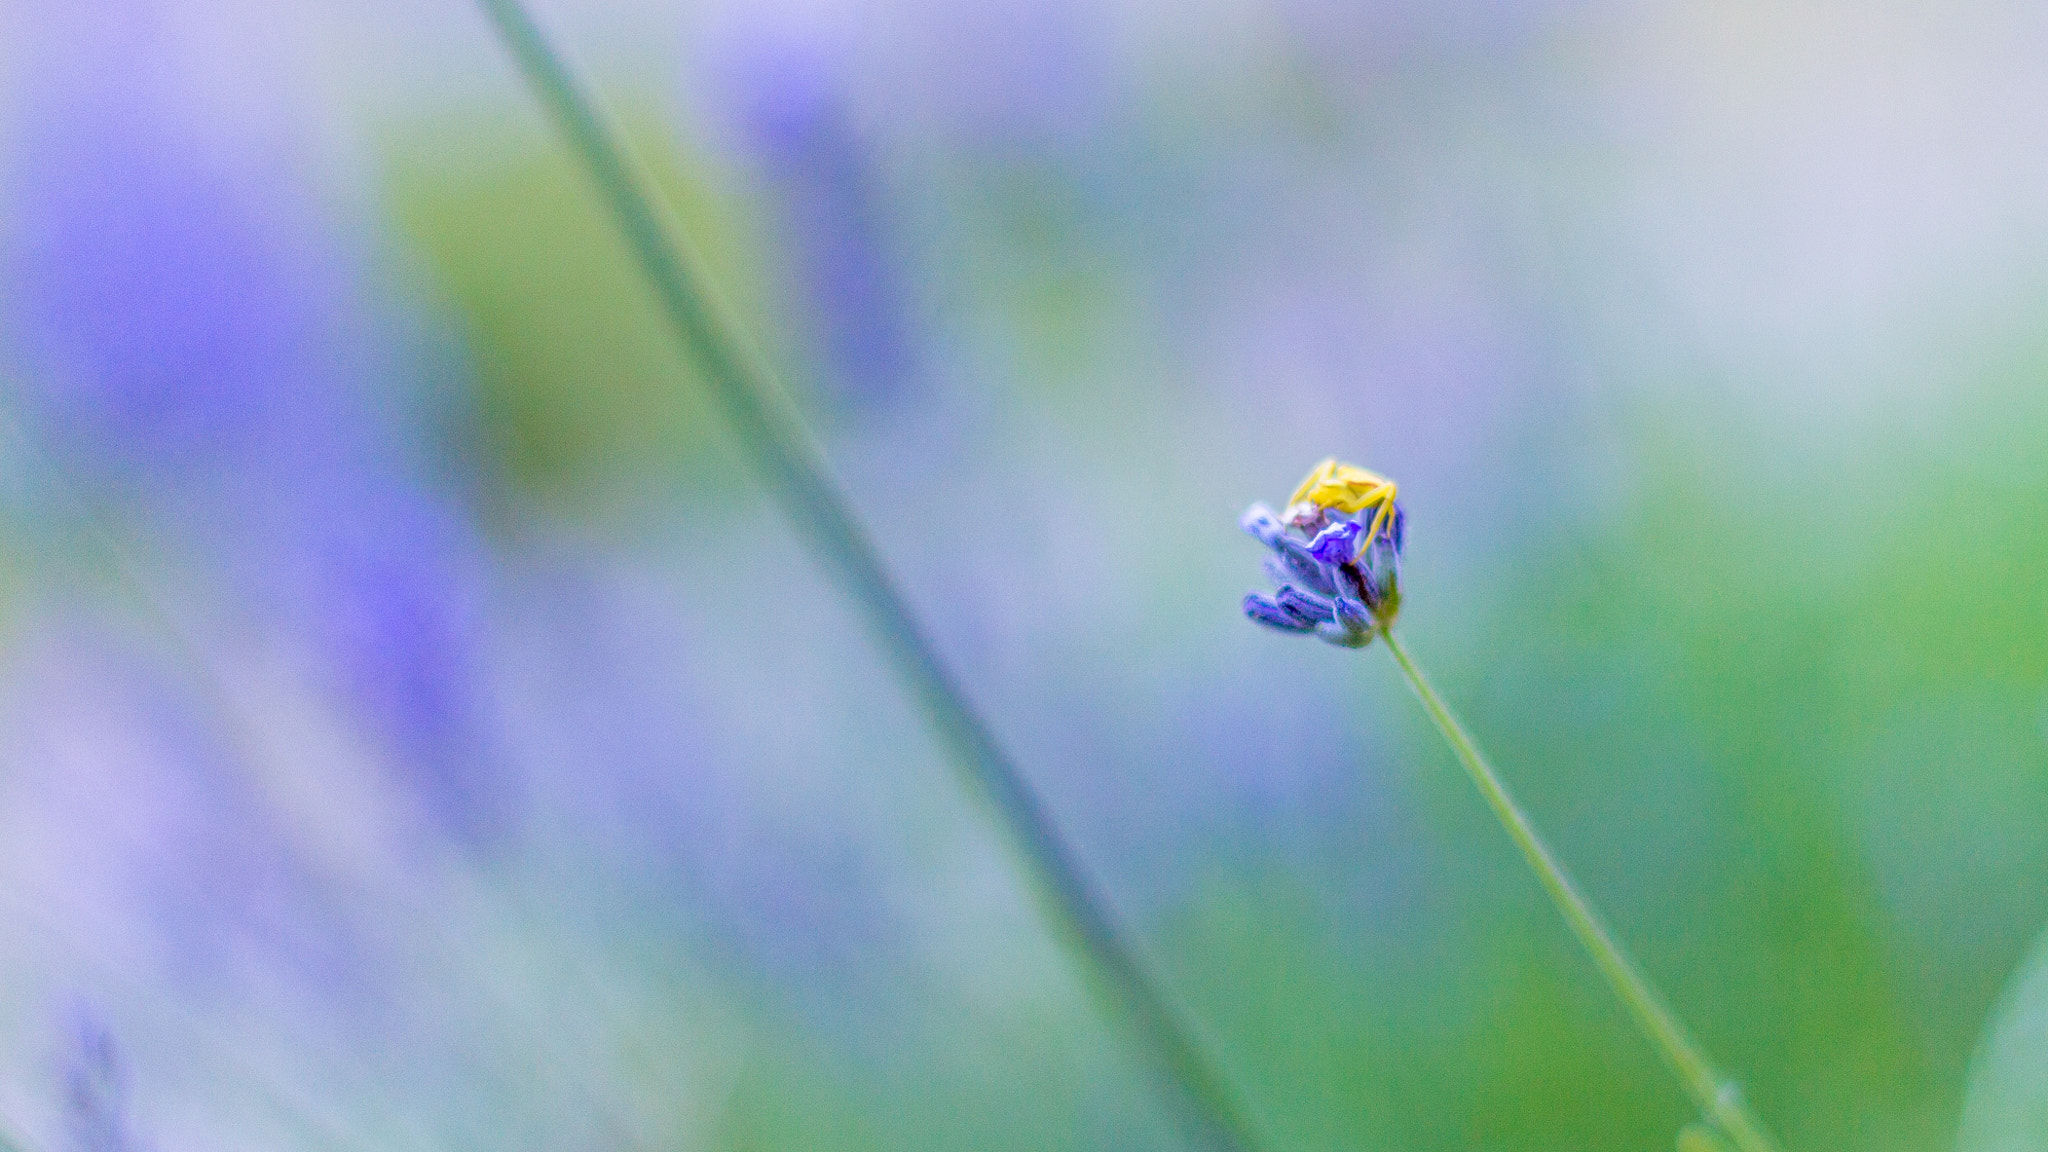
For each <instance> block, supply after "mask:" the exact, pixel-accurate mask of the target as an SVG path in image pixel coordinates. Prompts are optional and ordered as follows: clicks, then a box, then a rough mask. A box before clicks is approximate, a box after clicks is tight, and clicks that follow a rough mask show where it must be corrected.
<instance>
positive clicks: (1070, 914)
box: [479, 0, 1260, 1149]
mask: <svg viewBox="0 0 2048 1152" xmlns="http://www.w3.org/2000/svg"><path fill="white" fill-rule="evenodd" d="M479 2H480V3H481V4H482V5H483V8H484V10H485V12H486V13H487V14H488V15H489V16H490V19H491V21H492V23H493V24H494V25H495V27H496V29H497V31H498V34H499V36H500V37H501V38H502V40H503V41H504V44H505V47H506V48H507V49H508V50H509V51H510V52H511V53H512V55H513V56H514V57H515V58H516V59H517V61H518V63H519V66H520V69H521V71H522V72H523V73H524V74H525V77H526V80H527V82H528V83H529V84H530V85H531V86H532V87H533V89H534V92H535V94H536V95H537V96H538V97H539V98H540V100H541V102H542V103H543V104H544V105H546V107H547V110H548V113H549V114H550V115H551V116H552V117H553V118H554V119H555V120H556V122H557V125H558V127H559V128H560V129H561V130H562V132H563V134H564V136H565V137H566V138H567V141H568V143H569V145H570V147H571V148H572V149H573V150H574V151H575V153H576V155H577V157H578V159H580V160H581V161H582V163H583V164H584V165H585V166H586V167H588V168H589V170H590V175H591V177H592V179H593V181H594V182H595V183H596V186H597V191H598V193H599V195H600V196H601V197H602V198H603V200H604V202H605V204H606V206H607V207H608V208H609V209H610V211H611V213H612V215H613V216H614V217H615V218H616V221H617V223H618V226H619V229H620V231H621V232H622V233H623V234H624V238H625V240H626V244H627V246H628V247H629V248H630V249H631V251H632V254H633V257H634V259H635V261H636V262H637V263H638V264H639V266H640V270H641V272H642V273H644V274H645V275H646V277H647V279H648V282H649V284H650V285H651V287H652V288H653V290H654V294H655V296H656V298H657V301H658V303H659V305H660V307H661V310H662V312H663V314H664V316H665V317H666V318H667V320H668V322H669V324H670V325H671V326H672V327H673V328H674V329H675V334H676V337H677V338H678V339H679V340H680V341H681V342H682V343H683V345H684V346H685V347H686V349H687V350H688V351H689V353H691V354H692V355H693V356H694V357H695V358H696V360H697V363H698V365H699V366H700V367H701V368H702V370H703V373H704V377H705V380H706V382H707V384H708V386H709V387H710V390H711V392H712V395H713V398H714V400H715V401H716V402H717V404H718V406H719V408H720V409H721V410H722V411H723V412H724V415H725V417H726V419H727V421H728V422H729V423H730V424H731V426H732V430H733V432H734V433H735V434H736V435H737V436H738V438H739V441H740V446H741V448H742V449H743V450H744V453H745V455H746V457H747V458H748V460H749V461H750V462H751V463H752V464H753V465H754V467H755V468H756V469H757V470H758V471H759V473H760V478H761V479H762V481H763V482H764V483H765V484H766V485H767V487H768V490H769V493H770V494H771V495H772V496H773V497H774V499H775V501H776V503H777V504H778V505H779V506H780V507H781V509H782V511H783V513H784V514H785V515H787V516H788V517H789V518H790V520H791V521H792V523H793V524H794V525H795V527H796V529H797V531H798V533H799V535H800V536H801V537H802V538H803V539H804V541H805V543H806V544H807V545H808V546H809V547H810V548H811V549H812V550H813V551H814V552H815V554H816V556H817V559H818V560H819V561H820V562H821V563H822V564H823V565H824V567H825V568H826V569H827V571H829V572H830V573H831V575H832V576H833V577H834V578H836V579H837V580H838V582H839V583H840V585H841V586H842V587H843V588H844V589H845V590H846V592H847V593H848V595H850V596H851V597H852V599H853V601H854V603H855V605H856V606H857V607H858V608H859V610H860V613H861V615H862V616H863V617H864V619H865V622H866V624H867V625H868V627H869V629H870V631H871V632H872V633H873V635H874V637H875V639H876V641H877V642H878V643H879V644H880V645H881V647H882V650H883V653H884V655H885V656H886V658H887V661H888V663H889V666H890V668H891V669H892V670H893V671H894V673H895V674H896V676H897V677H898V678H899V679H900V680H901V681H902V682H903V684H904V686H905V687H906V688H907V689H908V690H909V691H910V693H911V694H912V695H913V696H914V697H915V698H916V699H917V701H918V703H919V704H920V705H921V706H922V707H923V709H924V711H925V714H926V715H927V717H928V718H929V719H930V721H931V723H932V725H933V727H934V728H935V729H936V730H937V732H938V735H939V737H940V739H941V741H942V742H943V743H944V745H945V747H946V749H947V751H948V752H949V753H950V754H951V759H952V760H953V762H954V763H955V764H956V765H957V766H958V768H959V769H960V771H961V772H962V774H963V775H964V776H965V777H966V778H967V780H968V782H969V784H970V785H971V786H972V788H973V789H974V790H975V791H976V792H978V793H980V794H981V796H982V797H984V798H985V799H986V800H987V801H988V803H989V804H990V806H991V807H992V808H993V809H994V811H995V814H996V816H997V817H998V819H999V820H1000V821H1001V823H1002V826H1003V828H1004V829H1005V830H1006V832H1007V833H1008V835H1009V838H1010V840H1011V841H1012V843H1013V845H1014V846H1015V848H1016V849H1017V851H1018V852H1019V853H1020V855H1021V857H1022V859H1023V860H1024V862H1025V864H1026V866H1027V868H1028V870H1029V873H1030V879H1031V880H1032V882H1033V887H1034V888H1035V889H1036V891H1037V894H1038V895H1039V897H1040V899H1041V901H1042V903H1043V904H1044V906H1045V908H1046V911H1047V913H1048V914H1049V915H1050V916H1051V917H1052V918H1053V919H1054V920H1055V922H1056V923H1057V924H1058V926H1059V928H1060V929H1061V930H1062V933H1063V935H1064V936H1065V937H1066V938H1067V939H1068V941H1069V942H1070V943H1071V944H1072V945H1073V946H1074V947H1076V948H1077V949H1078V950H1079V952H1080V953H1081V955H1082V956H1083V957H1084V959H1085V960H1086V961H1087V963H1088V965H1089V967H1090V968H1091V969H1092V970H1093V975H1094V976H1095V977H1096V978H1097V979H1098V980H1099V981H1100V985H1101V987H1102V988H1103V990H1105V991H1106V992H1108V993H1109V994H1110V995H1111V996H1112V997H1113V999H1114V1001H1115V1003H1116V1006H1117V1008H1118V1009H1119V1010H1120V1011H1121V1012H1122V1014H1123V1015H1124V1016H1125V1018H1127V1019H1128V1020H1129V1021H1130V1022H1131V1024H1132V1025H1133V1026H1135V1028H1136V1029H1137V1030H1138V1031H1139V1032H1140V1033H1141V1034H1142V1036H1143V1038H1144V1040H1145V1042H1146V1043H1147V1044H1148V1046H1149V1047H1150V1049H1151V1052H1152V1055H1153V1056H1154V1057H1156V1058H1157V1060H1158V1061H1159V1063H1160V1064H1161V1065H1162V1067H1163V1068H1164V1070H1165V1071H1166V1072H1167V1074H1168V1075H1170V1076H1171V1077H1172V1079H1173V1080H1174V1082H1175V1083H1176V1084H1177V1085H1178V1086H1179V1087H1180V1089H1181V1090H1182V1091H1183V1092H1184V1093H1185V1096H1186V1101H1185V1103H1186V1104H1188V1105H1189V1106H1190V1109H1189V1110H1188V1111H1186V1112H1185V1116H1186V1118H1187V1119H1188V1120H1189V1121H1190V1122H1191V1123H1192V1124H1193V1126H1194V1127H1195V1129H1196V1131H1197V1134H1198V1136H1199V1137H1200V1138H1201V1139H1202V1141H1203V1142H1204V1143H1205V1144H1208V1145H1210V1146H1214V1147H1220V1148H1239V1149H1253V1148H1257V1147H1258V1146H1259V1144H1260V1142H1259V1141H1258V1140H1257V1139H1256V1138H1255V1135H1254V1131H1253V1129H1252V1127H1251V1124H1250V1121H1249V1119H1248V1117H1247V1115H1246V1113H1245V1112H1244V1111H1243V1110H1242V1109H1241V1108H1240V1106H1239V1105H1238V1103H1237V1097H1236V1094H1235V1092H1234V1091H1233V1090H1232V1089H1231V1087H1230V1085H1229V1084H1228V1083H1227V1082H1226V1080H1225V1079H1224V1077H1223V1076H1222V1074H1221V1073H1220V1072H1219V1071H1218V1069H1217V1068H1216V1066H1215V1065H1214V1064H1213V1063H1212V1062H1211V1059H1210V1057H1209V1056H1208V1055H1207V1053H1206V1051H1205V1049H1204V1048H1203V1046H1202V1045H1201V1044H1200V1043H1199V1042H1198V1041H1197V1039H1196V1037H1195V1035H1194V1033H1193V1032H1192V1030H1191V1029H1190V1027H1189V1025H1188V1024H1187V1023H1186V1022H1184V1021H1183V1019H1182V1017H1181V1015H1180V1013H1179V1011H1178V1010H1177V1009H1176V1008H1175V1006H1174V1005H1173V1004H1172V1003H1171V1002H1170V1001H1169V1000H1168V999H1167V998H1166V996H1165V995H1164V993H1163V992H1162V991H1161V990H1160V988H1159V986H1158V985H1157V983H1156V982H1155V981H1154V980H1153V978H1152V977H1151V976H1150V974H1149V973H1148V972H1147V970H1146V968H1145V967H1144V965H1143V964H1142V963H1141V962H1140V961H1139V959H1138V956H1137V954H1136V952H1135V951H1133V949H1132V948H1131V947H1130V946H1129V945H1128V944H1126V943H1125V941H1124V938H1123V934H1122V933H1121V932H1120V931H1119V929H1118V928H1117V926H1116V924H1115V922H1114V921H1113V919H1112V917H1111V915H1110V913H1109V911H1108V906H1107V904H1106V903H1105V902H1104V900H1103V899H1102V897H1101V894H1100V893H1099V891H1098V890H1097V888H1096V887H1095V885H1094V884H1093V882H1092V881H1091V880H1090V879H1089V877H1088V876H1087V874H1086V873H1085V872H1084V871H1083V870H1082V867H1081V864H1080V861H1079V859H1078V857H1077V856H1076V855H1075V853H1074V851H1073V850H1072V849H1071V848H1070V847H1069V846H1068V844H1067V843H1066V841H1065V840H1064V838H1062V836H1061V835H1060V834H1059V832H1058V830H1057V829H1056V828H1055V827H1054V826H1053V823H1052V821H1051V819H1050V817H1049V816H1048V815H1047V813H1046V810H1045V807H1044V805H1043V804H1042V803H1041V802H1040V801H1039V799H1038V797H1037V795H1036V794H1035V793H1034V792H1033V791H1032V790H1031V787H1030V786H1029V785H1028V784H1027V783H1026V782H1025V780H1024V778H1023V776H1022V774H1021V773H1019V771H1018V770H1017V767H1016V765H1015V764H1014V763H1013V762H1012V761H1011V759H1010V757H1009V755H1008V754H1007V753H1006V752H1005V751H1004V750H1003V749H1002V747H1001V746H1000V745H999V744H998V743H997V741H996V738H995V735H994V733H993V732H991V731H990V729H989V727H988V725H987V724H986V723H985V722H984V721H983V720H982V719H981V717H980V716H979V715H978V714H977V713H976V712H975V710H974V709H973V707H972V706H971V705H970V704H969V703H968V701H967V697H966V695H965V694H964V693H963V692H962V690H961V689H960V686H959V685H958V683H957V682H956V681H955V680H954V679H953V676H952V674H951V672H950V671H948V669H947V668H946V666H945V664H944V663H943V662H942V661H941V660H940V659H939V656H938V653H937V651H936V650H935V649H934V648H933V646H932V644H931V642H930V641H929V640H928V639H927V638H926V636H925V634H924V630H923V628H922V627H921V626H920V625H919V623H918V621H917V619H916V617H915V616H914V614H913V613H912V612H911V609H910V606H909V603H908V601H907V600H906V599H905V597H904V595H903V593H902V592H901V591H900V590H899V589H898V588H897V585H896V583H895V581H894V579H893V578H892V577H891V576H890V575H889V573H888V571H887V569H886V568H885V567H884V566H883V563H882V559H881V556H880V555H879V553H878V552H877V551H876V549H875V546H874V544H873V542H872V540H871V539H870V538H869V536H868V535H867V533H866V531H865V530H864V529H863V528H862V527H861V524H860V522H859V520H858V519H857V517H856V516H855V514H854V512H853V509H852V507H851V505H850V503H849V502H848V500H847V498H846V497H845V496H844V495H843V494H842V493H841V491H840V489H839V486H838V484H837V483H836V482H835V481H834V480H833V479H832V478H831V476H830V475H829V473H828V472H827V469H826V467H825V463H824V458H823V456H822V454H821V453H820V452H819V450H818V449H817V447H816V446H815V444H814V443H813V442H812V440H811V438H810V435H809V434H808V432H807V431H806V430H805V428H804V426H803V424H802V422H801V420H800V419H799V418H798V416H797V415H796V413H795V410H794V408H793V407H792V406H791V405H790V404H789V402H788V401H787V400H786V399H785V398H783V397H782V395H781V394H780V393H779V392H778V391H777V390H776V388H775V386H774V384H773V381H772V380H771V378H770V376H769V374H768V372H767V370H766V369H765V368H764V367H763V366H762V365H761V364H760V362H759V360H758V358H757V357H756V356H754V355H753V354H752V353H751V352H750V351H749V350H748V349H747V347H746V345H745V344H744V343H743V341H742V340H741V339H740V338H739V335H738V331H737V329H736V328H735V326H734V325H732V324H731V323H730V322H729V321H728V320H727V319H726V318H725V315H724V312H723V310H722V308H721V307H720V305H719V304H718V302H717V301H716V299H715V298H714V297H713V296H712V294H711V291H710V288H709V283H708V280H707V279H706V277H705V276H704V275H703V273H702V272H701V271H700V269H699V265H698V262H697V261H696V259H695V257H694V256H693V254H692V253H691V251H690V249H689V248H688V246H687V244H686V242H685V241H684V239H683V237H682V236H681V234H680V232H679V231H678V230H677V229H676V228H675V227H674V225H673V224H672V223H671V222H670V221H669V219H668V218H667V216H666V214H665V213H664V211H663V210H662V209H661V208H660V207H659V205H660V200H659V198H658V196H657V194H656V193H655V192H654V190H653V185H652V183H651V182H650V181H649V180H648V179H647V178H646V175H645V173H644V172H643V171H642V169H641V168H640V167H639V166H638V164H637V163H636V162H635V161H634V160H633V158H632V156H631V154H630V153H629V151H628V150H627V148H626V146H625V144H624V143H623V141H622V139H621V138H620V136H619V134H618V133H617V132H616V131H615V130H614V129H613V128H612V126H611V125H610V124H609V123H608V122H607V121H606V119H605V118H604V117H602V116H601V114H600V113H599V111H598V108H597V105H596V104H595V102H594V101H593V100H592V98H591V96H590V95H589V94H588V93H587V92H586V91H585V90H584V89H583V87H582V85H581V84H580V83H579V81H578V79H577V78H576V77H575V76H574V75H573V74H572V73H571V72H570V70H569V68H568V66H567V65H566V63H565V62H564V60H563V57H562V56H561V54H560V53H558V52H557V51H556V50H555V49H554V48H553V47H552V46H551V45H550V44H549V43H548V41H547V39H546V37H545V36H544V35H543V33H542V32H541V30H540V28H539V26H538V25H536V24H535V23H534V20H533V18H532V16H531V14H529V13H528V12H527V10H526V8H525V7H524V5H522V4H521V3H519V0H479Z"/></svg>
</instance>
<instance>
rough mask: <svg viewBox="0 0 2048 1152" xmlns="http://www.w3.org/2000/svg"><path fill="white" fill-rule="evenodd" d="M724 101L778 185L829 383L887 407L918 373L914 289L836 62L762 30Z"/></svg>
mask: <svg viewBox="0 0 2048 1152" xmlns="http://www.w3.org/2000/svg"><path fill="white" fill-rule="evenodd" d="M723 64H724V67H723V68H722V69H721V71H722V72H723V74H724V76H725V87H726V89H727V91H726V92H725V93H724V100H723V101H721V102H722V103H726V104H728V105H730V107H731V108H732V116H733V119H734V120H735V121H736V126H737V127H738V129H739V135H740V138H741V140H742V142H743V144H744V146H745V147H746V148H747V149H748V150H749V151H750V152H751V153H752V155H753V157H754V158H755V160H756V162H757V163H758V164H759V166H760V168H761V171H762V173H763V175H764V176H765V178H766V179H767V181H768V184H769V186H770V189H771V194H772V197H773V201H774V204H775V208H776V210H777V212H778V214H779V216H780V217H781V224H782V231H783V234H784V236H785V237H786V238H787V243H788V244H789V245H790V247H791V249H792V256H793V258H794V263H795V265H796V268H795V271H796V275H797V278H798V280H799V282H800V284H799V290H800V294H801V297H802V302H803V304H804V306H805V312H806V313H807V315H808V316H809V317H810V323H811V324H812V326H813V334H812V339H813V340H814V342H815V343H816V345H817V355H818V359H819V360H820V361H821V364H822V367H823V373H824V376H825V378H826V380H827V382H828V385H830V386H831V387H833V388H834V389H835V391H836V392H837V393H838V395H839V398H840V399H841V400H844V401H847V402H850V403H853V404H856V405H876V406H878V405H886V404H888V403H890V402H891V401H893V400H895V399H897V398H898V397H899V396H900V395H901V393H902V392H903V391H904V389H905V388H906V387H907V386H908V385H909V382H910V380H911V378H912V376H913V375H914V373H915V371H916V369H917V356H916V351H915V346H914V339H913V334H912V331H911V323H910V320H909V317H908V313H907V310H906V303H907V297H908V290H907V287H906V285H905V284H904V282H903V279H902V277H901V275H900V273H899V272H898V260H899V256H898V254H897V253H896V252H895V251H893V250H892V246H891V244H890V240H889V236H888V226H887V224H888V222H887V220H886V218H885V213H884V211H883V207H882V205H881V204H880V203H879V201H878V198H877V196H876V194H875V190H874V186H875V180H874V176H873V173H872V170H871V165H870V162H869V159H868V155H867V149H866V145H865V143H864V142H863V141H862V140H861V138H860V136H859V133H858V132H857V131H856V129H855V125H854V122H853V118H852V115H851V113H850V110H849V108H848V104H847V99H846V94H845V85H844V84H843V82H842V79H841V76H840V69H839V68H838V67H837V66H836V61H834V60H833V59H831V58H830V54H829V53H828V52H826V51H825V50H824V49H823V48H822V47H821V46H820V45H819V44H818V43H816V41H815V40H809V39H804V38H801V37H798V36H795V35H787V34H785V35H774V34H769V33H766V32H764V31H756V32H754V33H752V34H747V35H743V36H741V37H740V38H739V42H738V43H737V44H736V45H735V46H734V47H733V48H732V50H731V51H729V52H728V53H726V54H725V59H724V61H723Z"/></svg>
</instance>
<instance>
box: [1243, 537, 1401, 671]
mask: <svg viewBox="0 0 2048 1152" xmlns="http://www.w3.org/2000/svg"><path fill="white" fill-rule="evenodd" d="M1377 514H1378V509H1377V508H1368V509H1362V510H1361V511H1360V512H1358V513H1355V514H1346V513H1343V512H1341V511H1338V510H1336V509H1334V508H1322V507H1317V506H1314V505H1311V504H1306V503H1304V504H1301V505H1298V506H1297V507H1294V508H1290V509H1288V513H1287V516H1286V517H1285V518H1284V519H1283V518H1282V517H1280V516H1278V515H1276V514H1275V513H1274V512H1273V510H1272V509H1271V508H1268V507H1267V506H1265V505H1264V504H1254V505H1252V506H1251V507H1250V508H1249V509H1247V510H1246V511H1245V514H1244V516H1243V517H1242V518H1241V519H1240V520H1239V521H1238V523H1239V525H1240V526H1241V527H1242V528H1244V530H1245V531H1246V532H1247V533H1249V534H1250V535H1251V536H1252V537H1253V538H1254V539H1256V540H1257V541H1258V542H1259V543H1261V544H1264V545H1265V546H1266V547H1267V548H1269V549H1271V550H1272V555H1270V556H1268V557H1266V561H1265V569H1266V575H1267V577H1268V578H1270V579H1271V580H1272V581H1273V583H1274V584H1275V585H1276V586H1277V591H1276V592H1275V593H1274V594H1273V595H1271V596H1267V595H1265V594H1263V593H1258V592H1254V593H1252V594H1250V595H1248V596H1246V597H1245V599H1244V613H1245V615H1246V616H1247V617H1249V618H1251V619H1252V620H1255V621H1257V622H1258V623H1260V624H1264V625H1266V626H1267V627H1269V628H1273V629H1276V630H1278V631H1281V632H1313V633H1315V634H1316V635H1317V636H1320V637H1321V638H1322V639H1324V640H1327V641H1329V642H1330V643H1332V644H1336V645H1339V646H1341V647H1345V648H1362V647H1364V646H1365V645H1367V644H1370V643H1371V642H1372V638H1373V637H1374V636H1376V635H1378V634H1379V633H1380V632H1382V631H1385V630H1386V628H1387V627H1388V626H1389V625H1391V624H1392V623H1393V621H1394V617H1395V615H1396V614H1397V613H1398V612H1399V611H1400V608H1401V592H1400V580H1401V546H1402V544H1403V543H1405V540H1406V535H1407V517H1406V515H1405V514H1404V513H1403V512H1402V511H1401V506H1400V505H1399V504H1398V503H1396V504H1395V505H1394V506H1393V509H1392V511H1391V512H1390V513H1388V515H1387V523H1386V526H1385V527H1384V528H1383V529H1382V530H1381V532H1380V533H1379V534H1378V536H1377V537H1375V538H1374V539H1373V542H1372V543H1371V544H1370V545H1367V546H1366V547H1365V548H1364V550H1363V551H1361V550H1360V549H1359V541H1360V540H1362V539H1363V538H1364V536H1365V535H1366V533H1367V530H1368V525H1369V524H1370V522H1371V518H1372V517H1373V516H1375V515H1377Z"/></svg>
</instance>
